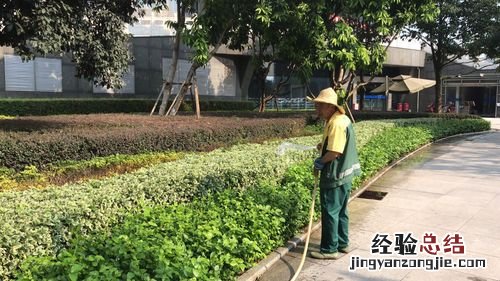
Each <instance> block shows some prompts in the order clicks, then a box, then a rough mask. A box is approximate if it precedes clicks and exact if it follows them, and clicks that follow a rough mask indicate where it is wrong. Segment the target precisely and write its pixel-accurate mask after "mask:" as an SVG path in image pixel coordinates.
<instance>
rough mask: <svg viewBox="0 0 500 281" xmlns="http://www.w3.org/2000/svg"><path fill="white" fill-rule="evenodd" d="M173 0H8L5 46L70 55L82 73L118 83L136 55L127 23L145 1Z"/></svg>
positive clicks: (0, 12) (0, 9)
mask: <svg viewBox="0 0 500 281" xmlns="http://www.w3.org/2000/svg"><path fill="white" fill-rule="evenodd" d="M167 1H168V0H158V1H155V0H147V1H137V0H134V1H125V0H100V1H97V0H88V1H76V0H50V1H47V0H33V1H15V0H7V1H1V3H0V45H1V46H10V47H13V48H15V50H16V52H17V53H18V54H20V55H21V56H23V57H24V58H33V57H34V56H35V55H37V54H38V55H47V54H61V55H62V54H64V53H70V54H71V55H72V60H73V62H74V63H75V64H76V70H77V76H80V77H84V78H87V79H89V80H94V81H95V82H98V83H100V84H101V85H103V86H104V85H106V86H109V87H119V86H120V85H121V76H122V74H123V72H124V71H126V69H127V67H128V64H129V62H130V59H131V56H130V54H129V51H128V40H129V36H128V35H127V34H126V32H125V26H124V25H125V23H128V24H132V23H134V22H136V21H137V18H136V17H137V15H138V14H137V13H136V12H138V11H139V9H140V8H141V7H143V6H144V5H154V6H160V7H166V4H167Z"/></svg>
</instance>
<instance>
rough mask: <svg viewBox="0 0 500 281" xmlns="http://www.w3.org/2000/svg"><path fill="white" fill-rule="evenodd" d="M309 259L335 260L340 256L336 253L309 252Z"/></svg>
mask: <svg viewBox="0 0 500 281" xmlns="http://www.w3.org/2000/svg"><path fill="white" fill-rule="evenodd" d="M311 257H313V258H315V259H320V260H336V259H338V258H340V254H339V253H338V252H335V253H322V252H311Z"/></svg>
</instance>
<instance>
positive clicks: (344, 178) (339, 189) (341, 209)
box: [311, 88, 361, 259]
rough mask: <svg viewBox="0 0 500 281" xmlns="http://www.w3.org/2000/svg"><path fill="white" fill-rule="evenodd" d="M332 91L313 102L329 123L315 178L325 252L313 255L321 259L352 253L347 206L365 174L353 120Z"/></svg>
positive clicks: (322, 249) (325, 91) (315, 167)
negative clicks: (355, 183)
mask: <svg viewBox="0 0 500 281" xmlns="http://www.w3.org/2000/svg"><path fill="white" fill-rule="evenodd" d="M337 101H338V96H337V94H336V93H335V91H334V90H333V89H332V88H327V89H324V90H322V91H321V92H320V93H319V95H318V97H316V98H315V99H313V102H314V105H315V107H316V112H317V113H318V116H319V117H320V118H322V119H324V120H325V121H326V123H325V129H324V131H323V139H322V142H321V143H319V144H318V150H320V151H321V157H318V158H317V159H316V160H315V161H314V173H315V176H317V175H318V173H319V174H320V178H319V187H320V202H321V224H322V226H321V250H320V252H312V253H311V256H312V257H313V258H317V259H337V258H339V256H340V255H339V252H341V253H348V252H349V251H350V250H351V248H352V247H350V245H349V237H348V235H349V230H348V229H349V216H348V214H347V202H348V200H349V194H350V191H351V186H352V180H353V177H354V176H356V175H359V174H360V172H361V168H360V164H359V160H358V153H357V151H356V137H355V134H354V128H353V126H352V123H351V120H350V119H349V117H347V116H346V115H345V110H344V108H343V107H342V106H340V105H339V104H338V102H337Z"/></svg>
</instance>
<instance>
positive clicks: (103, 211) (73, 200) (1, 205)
mask: <svg viewBox="0 0 500 281" xmlns="http://www.w3.org/2000/svg"><path fill="white" fill-rule="evenodd" d="M363 123H364V122H360V123H356V125H355V130H356V132H357V134H358V140H357V144H358V146H359V147H360V158H361V161H362V163H361V164H362V167H363V169H364V170H366V171H372V172H371V173H372V174H373V172H375V171H376V170H377V168H376V166H378V167H379V168H381V167H383V166H384V165H386V164H387V163H388V162H390V161H393V160H394V159H396V158H397V157H399V156H401V155H402V154H404V153H405V151H409V150H412V149H415V148H417V147H418V146H420V145H422V144H425V143H427V142H429V141H431V140H433V139H436V138H440V137H443V136H445V135H449V134H457V133H462V132H471V131H481V130H486V129H488V128H489V124H488V123H487V122H485V121H483V120H481V119H474V120H468V119H467V120H458V119H417V120H407V121H388V122H382V121H367V123H365V124H363ZM319 138H320V137H319V136H318V135H316V136H310V137H301V138H296V139H292V140H289V141H292V142H295V143H302V144H306V145H314V144H316V143H317V142H318V140H319ZM417 140H418V141H417ZM398 141H399V142H398ZM278 144H279V142H268V143H263V144H244V145H237V146H235V147H232V148H226V149H219V150H216V151H213V152H210V153H207V154H204V155H202V156H195V155H187V156H186V157H185V158H183V159H180V160H178V161H173V162H170V163H165V164H160V165H156V166H153V167H150V168H147V169H141V170H139V171H137V172H135V173H131V174H127V175H121V176H117V177H113V178H110V179H106V180H100V181H91V182H88V183H85V184H78V185H67V186H63V187H59V188H47V189H46V190H42V191H40V190H28V191H24V192H3V193H0V221H1V222H2V224H3V225H4V226H5V227H3V228H2V229H0V241H1V245H0V260H1V261H2V264H0V276H1V277H2V278H4V279H6V280H9V278H12V274H13V271H14V270H15V269H16V268H19V265H20V264H21V262H23V261H24V260H25V259H26V258H27V257H28V256H46V257H48V258H42V261H38V262H35V263H34V264H31V266H30V267H32V268H34V271H36V270H37V269H36V268H37V265H40V266H42V265H43V266H49V267H50V266H54V264H52V263H60V262H61V260H57V259H55V260H54V259H53V258H51V257H53V255H54V254H55V253H61V251H62V250H63V249H67V248H68V247H71V245H74V244H73V243H74V242H71V241H73V239H74V237H75V233H79V234H78V235H80V236H79V237H83V238H82V239H86V238H85V237H87V236H89V235H90V236H92V235H101V234H102V235H105V234H106V235H107V234H109V233H110V231H111V229H113V228H114V227H118V228H119V227H120V225H122V222H123V218H124V217H125V216H127V214H135V213H137V212H141V208H142V206H145V205H147V206H155V205H159V206H164V205H172V204H179V203H181V204H184V203H187V202H190V201H192V200H193V199H194V200H201V198H204V197H205V196H210V195H211V194H215V193H217V192H221V191H224V190H227V189H235V190H246V189H249V188H252V187H255V186H260V189H258V191H254V193H257V194H260V196H256V197H258V198H261V199H260V201H259V204H261V205H269V204H271V202H272V201H274V200H272V199H269V198H273V197H274V198H280V197H281V196H283V195H282V194H280V193H275V192H274V191H272V192H271V191H270V192H265V187H266V185H267V186H269V185H270V186H276V185H277V187H276V188H278V189H279V188H282V187H283V186H286V185H290V184H286V182H287V180H286V179H287V178H288V179H289V180H288V182H292V183H293V184H292V185H298V186H301V185H306V184H301V182H308V184H309V185H310V183H311V182H312V177H311V176H310V169H311V167H310V161H311V160H310V159H312V158H313V157H314V155H315V153H314V152H306V153H300V152H289V153H286V154H285V156H284V157H278V156H277V155H276V153H275V152H276V148H277V146H278ZM395 147H396V148H395ZM399 147H401V149H399ZM373 159H375V160H376V161H374V160H373ZM303 161H305V162H303ZM370 161H371V162H370ZM301 162H302V163H303V164H301V165H299V167H298V168H296V169H298V170H295V172H294V173H293V175H303V176H294V177H291V176H290V175H288V176H287V172H286V171H287V169H289V168H290V167H291V166H293V165H295V164H297V163H301ZM300 170H302V171H303V172H302V173H299V172H298V171H300ZM307 174H308V175H309V178H308V176H307ZM372 174H370V173H368V172H366V173H365V174H364V175H363V176H364V178H363V179H367V178H368V177H370V176H371V175H372ZM262 182H265V183H266V184H262ZM284 183H285V184H284ZM359 184H360V182H358V183H357V185H358V186H359ZM300 194H305V195H308V194H307V192H306V193H303V192H302V193H300ZM302 197H303V196H302V195H301V196H300V198H302ZM306 197H307V196H306ZM276 201H280V202H286V203H282V204H281V205H279V206H280V210H282V213H283V214H284V215H282V216H285V220H286V221H287V220H289V221H290V226H285V227H284V228H283V229H284V230H283V236H282V239H286V238H287V237H289V236H290V235H291V234H292V233H294V232H295V231H296V229H297V227H298V226H300V225H301V223H300V221H301V218H302V217H301V215H300V214H298V213H296V212H294V210H295V209H293V208H290V207H291V206H293V207H296V206H297V208H296V210H307V205H308V204H306V205H305V207H304V208H302V207H300V208H299V207H298V206H302V205H300V202H298V201H290V200H288V199H283V200H276ZM287 206H288V208H287ZM226 208H228V210H230V209H231V208H232V207H231V205H228V206H226ZM244 213H245V212H243V214H244ZM299 213H300V212H299ZM290 218H292V219H290ZM292 222H293V223H292ZM255 231H258V229H256V230H255ZM99 233H100V234H99ZM92 237H93V236H92ZM138 239H139V238H138ZM91 240H92V239H91ZM84 244H85V243H84ZM214 247H216V248H217V247H221V246H214ZM80 249H81V250H82V251H87V250H88V249H86V248H85V247H81V248H80ZM250 255H252V253H250ZM47 259H48V260H47ZM63 263H64V262H63ZM44 264H45V265H44ZM185 264H189V262H187V261H186V262H185ZM40 270H42V269H40ZM122 270H125V271H126V270H127V269H122ZM59 272H66V271H64V270H62V271H59ZM231 272H232V273H235V272H236V271H234V270H233V271H231ZM26 274H28V273H26ZM29 274H31V273H29ZM33 274H41V273H40V272H38V273H36V272H34V273H33ZM120 274H121V273H120ZM126 274H128V273H126ZM134 274H135V273H134ZM24 276H29V275H24ZM61 278H62V280H65V278H68V277H67V276H66V275H65V277H64V276H62V275H61ZM172 280H175V279H172Z"/></svg>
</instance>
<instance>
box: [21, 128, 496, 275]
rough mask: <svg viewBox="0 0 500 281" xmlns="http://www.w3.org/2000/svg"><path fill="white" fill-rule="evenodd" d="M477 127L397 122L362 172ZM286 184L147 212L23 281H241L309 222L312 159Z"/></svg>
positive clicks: (37, 261) (36, 264)
mask: <svg viewBox="0 0 500 281" xmlns="http://www.w3.org/2000/svg"><path fill="white" fill-rule="evenodd" d="M474 127H475V129H476V130H483V129H488V127H489V126H488V123H487V122H484V121H482V120H472V121H471V122H470V123H469V121H465V122H464V121H461V122H460V121H458V120H451V121H450V120H436V122H432V121H431V122H427V123H426V122H422V121H418V120H416V121H415V122H405V123H396V126H395V127H392V128H388V129H387V130H384V131H383V132H382V133H380V134H378V135H377V136H375V137H374V138H372V139H371V140H370V141H369V142H368V145H364V146H363V147H361V148H360V155H362V157H361V162H362V166H363V167H366V166H369V165H370V164H367V162H366V159H367V158H364V156H366V155H370V157H372V158H376V159H383V161H378V160H376V161H375V162H377V163H378V164H377V165H382V166H383V165H385V163H386V162H387V161H393V160H395V159H397V158H399V157H400V156H401V155H402V154H404V153H407V152H409V151H411V150H414V149H415V148H417V147H419V146H420V145H422V144H425V143H426V142H428V141H430V140H432V139H434V138H438V137H441V136H444V135H446V134H449V133H463V132H468V131H471V129H472V130H475V129H474ZM443 128H446V129H445V130H442V129H443ZM374 145H375V146H374ZM364 176H365V177H366V174H365V175H364ZM281 178H282V181H280V182H278V183H276V182H275V181H273V182H272V183H270V184H269V183H268V184H262V183H260V184H259V185H257V187H256V188H251V187H250V188H249V189H248V190H247V192H245V193H243V194H242V193H236V192H234V191H228V190H225V191H223V192H221V193H220V194H217V195H215V196H208V197H206V198H204V199H201V200H200V201H195V202H194V203H191V204H186V205H173V206H157V207H152V208H151V207H145V208H144V209H142V210H141V211H140V212H139V213H137V214H134V215H132V216H129V217H128V218H127V219H125V221H124V223H122V224H118V225H117V226H115V227H113V228H112V229H111V230H110V231H109V232H106V233H104V234H102V233H98V234H93V235H90V236H87V237H85V236H81V237H78V238H76V239H75V240H73V241H72V242H71V246H70V247H69V248H68V250H63V251H62V252H61V253H60V254H59V255H58V256H57V257H54V256H53V255H49V256H45V257H41V258H34V259H30V260H28V261H27V262H25V264H24V265H23V267H22V272H21V274H20V276H19V279H20V280H39V279H54V280H76V279H85V280H117V279H121V280H125V279H140V280H153V279H156V280H158V279H167V280H187V279H196V280H231V279H234V278H235V277H236V276H237V275H238V274H239V273H241V272H242V271H243V270H244V269H246V268H249V267H251V266H252V265H253V264H254V262H256V261H258V260H259V259H262V258H263V257H265V256H266V255H267V254H268V253H269V252H271V251H272V250H273V249H274V248H275V247H277V246H279V245H280V244H281V243H282V242H283V241H284V240H286V239H287V238H289V237H290V236H291V235H293V234H294V233H295V231H297V230H298V229H299V227H300V226H302V225H304V224H305V221H306V220H307V208H308V205H309V204H310V197H309V196H310V189H311V187H312V186H311V185H312V182H313V180H312V175H311V172H310V160H309V161H307V162H305V163H302V164H299V165H295V166H292V167H291V168H289V169H288V170H287V172H286V173H285V174H284V175H283V176H282V177H281Z"/></svg>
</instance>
